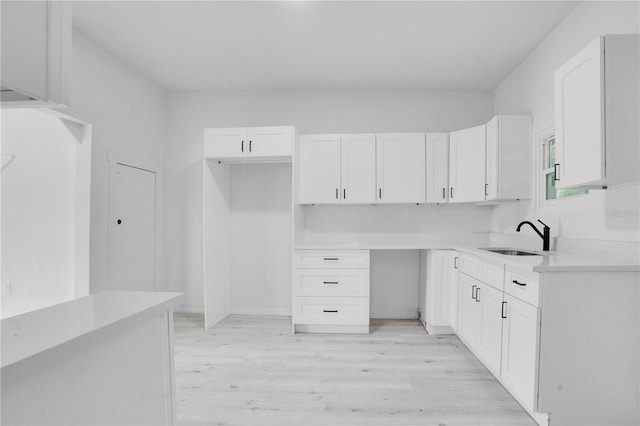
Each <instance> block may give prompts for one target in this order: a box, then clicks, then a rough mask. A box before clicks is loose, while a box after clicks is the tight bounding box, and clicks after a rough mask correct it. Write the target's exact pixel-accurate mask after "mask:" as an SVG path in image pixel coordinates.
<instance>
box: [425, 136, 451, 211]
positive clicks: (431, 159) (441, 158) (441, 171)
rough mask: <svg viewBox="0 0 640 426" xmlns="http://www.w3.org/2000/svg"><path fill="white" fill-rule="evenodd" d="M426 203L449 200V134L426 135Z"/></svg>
mask: <svg viewBox="0 0 640 426" xmlns="http://www.w3.org/2000/svg"><path fill="white" fill-rule="evenodd" d="M426 151H427V182H426V188H427V194H426V202H427V203H446V202H447V201H448V200H449V134H448V133H427V140H426Z"/></svg>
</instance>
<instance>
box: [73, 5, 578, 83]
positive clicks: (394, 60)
mask: <svg viewBox="0 0 640 426" xmlns="http://www.w3.org/2000/svg"><path fill="white" fill-rule="evenodd" d="M575 4H576V3H575V2H562V1H553V2H547V1H529V2H521V1H514V2H511V1H509V2H506V1H505V2H485V1H477V2H455V1H444V2H443V1H440V2H436V1H429V2H427V1H425V2H419V1H413V2H400V1H379V2H365V1H357V2H337V1H316V2H311V1H303V2H296V1H278V2H271V1H259V2H243V1H230V2H219V1H157V2H156V1H135V2H134V1H124V2H123V1H87V2H85V1H75V2H74V3H73V14H74V19H73V22H74V26H75V28H76V29H78V30H79V31H80V32H82V33H83V34H85V35H86V36H87V37H89V38H91V39H93V40H94V41H96V42H97V43H98V44H100V45H102V46H103V47H104V48H105V49H106V50H108V51H110V52H111V53H112V54H114V55H115V56H117V57H119V58H121V59H122V60H123V61H125V62H126V63H128V64H130V65H131V66H132V67H134V68H135V69H137V70H138V71H139V72H140V73H142V74H143V75H145V76H147V77H148V78H150V79H151V80H153V81H155V82H157V83H158V84H160V85H161V86H162V87H164V88H165V89H168V90H199V89H326V88H390V89H391V88H393V89H409V88H429V89H443V90H492V89H494V88H495V87H496V86H497V85H498V84H499V83H500V82H501V81H502V80H504V78H505V77H507V76H508V75H509V74H510V73H511V71H513V69H514V68H515V67H516V66H517V65H518V64H519V63H520V62H522V60H524V59H525V58H526V57H527V55H528V54H529V53H530V52H531V51H532V50H533V49H534V48H535V47H536V46H537V45H538V44H539V43H540V41H541V40H542V39H543V38H544V37H545V35H546V34H547V33H548V32H549V31H551V30H552V29H553V28H554V27H555V26H556V25H557V24H558V23H559V22H560V20H562V18H563V17H564V16H566V15H567V13H569V11H570V10H571V9H572V8H573V7H574V6H575Z"/></svg>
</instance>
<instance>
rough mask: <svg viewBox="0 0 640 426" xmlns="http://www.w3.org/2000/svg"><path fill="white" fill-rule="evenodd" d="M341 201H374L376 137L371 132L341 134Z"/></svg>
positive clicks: (361, 202)
mask: <svg viewBox="0 0 640 426" xmlns="http://www.w3.org/2000/svg"><path fill="white" fill-rule="evenodd" d="M340 170H341V176H342V194H341V195H342V203H346V204H374V203H375V202H376V137H375V135H374V134H373V133H366V134H353V135H342V138H341V166H340Z"/></svg>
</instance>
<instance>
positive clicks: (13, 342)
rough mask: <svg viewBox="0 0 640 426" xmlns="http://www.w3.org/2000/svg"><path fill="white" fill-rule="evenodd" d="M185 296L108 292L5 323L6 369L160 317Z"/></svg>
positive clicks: (3, 338) (18, 316) (3, 364)
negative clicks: (111, 330) (131, 323)
mask: <svg viewBox="0 0 640 426" xmlns="http://www.w3.org/2000/svg"><path fill="white" fill-rule="evenodd" d="M181 300H182V293H156V292H133V291H105V292H101V293H96V294H94V295H91V296H87V297H82V298H80V299H75V300H71V301H69V302H65V303H61V304H59V305H54V306H50V307H47V308H44V309H38V310H36V311H33V312H27V313H24V314H22V315H16V316H14V317H9V318H5V319H3V320H2V321H1V332H2V357H1V358H2V368H3V369H4V368H5V367H7V366H10V365H13V364H16V363H18V362H20V361H22V360H25V359H28V358H31V357H34V356H35V355H38V354H42V353H44V352H46V351H49V350H51V349H53V348H57V347H60V346H62V345H65V344H67V343H69V342H76V341H78V340H79V339H84V338H87V337H89V336H91V335H93V334H95V333H96V332H98V331H102V330H105V329H107V328H111V327H115V326H117V325H119V326H124V327H126V326H127V324H128V323H129V321H135V320H140V319H142V318H143V317H150V316H152V315H158V314H159V313H160V312H163V311H167V310H170V309H172V308H173V307H174V306H176V305H178V304H179V303H180V302H181Z"/></svg>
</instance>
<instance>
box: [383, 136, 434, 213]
mask: <svg viewBox="0 0 640 426" xmlns="http://www.w3.org/2000/svg"><path fill="white" fill-rule="evenodd" d="M376 156H377V168H376V174H377V179H376V182H377V185H378V188H377V194H376V196H377V201H378V203H379V204H387V203H424V201H425V161H426V160H425V134H424V133H383V134H377V135H376Z"/></svg>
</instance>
